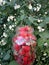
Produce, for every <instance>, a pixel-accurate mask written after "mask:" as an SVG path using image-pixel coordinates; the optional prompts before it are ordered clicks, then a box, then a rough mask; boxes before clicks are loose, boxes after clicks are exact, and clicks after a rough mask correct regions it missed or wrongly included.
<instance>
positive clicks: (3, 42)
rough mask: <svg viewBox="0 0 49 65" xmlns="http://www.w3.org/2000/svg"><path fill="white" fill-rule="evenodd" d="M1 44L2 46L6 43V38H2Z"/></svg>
mask: <svg viewBox="0 0 49 65" xmlns="http://www.w3.org/2000/svg"><path fill="white" fill-rule="evenodd" d="M0 45H1V46H2V45H6V41H5V39H4V38H3V39H1V41H0Z"/></svg>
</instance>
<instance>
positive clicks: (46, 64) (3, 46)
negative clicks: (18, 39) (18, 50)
mask: <svg viewBox="0 0 49 65" xmlns="http://www.w3.org/2000/svg"><path fill="white" fill-rule="evenodd" d="M3 2H4V1H3ZM5 2H6V3H5V4H4V3H2V4H0V65H18V64H17V63H16V62H15V61H14V58H13V53H12V37H13V36H14V35H15V33H16V31H15V30H16V27H17V26H22V25H29V26H32V27H33V28H34V34H35V35H36V37H37V47H36V60H35V62H34V64H33V65H49V0H5ZM15 4H18V5H20V8H18V9H16V10H15V9H14V5H15ZM29 4H31V5H32V8H31V9H29V8H28V6H29ZM38 8H39V10H38ZM9 16H14V18H13V20H10V21H8V20H7V19H8V17H9ZM39 26H40V27H41V28H42V29H44V31H40V29H38V27H39ZM5 33H6V35H7V36H6V35H5ZM45 44H46V45H45Z"/></svg>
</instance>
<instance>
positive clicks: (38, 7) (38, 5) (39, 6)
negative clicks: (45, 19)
mask: <svg viewBox="0 0 49 65" xmlns="http://www.w3.org/2000/svg"><path fill="white" fill-rule="evenodd" d="M40 9H41V4H37V12H38V11H39V10H40Z"/></svg>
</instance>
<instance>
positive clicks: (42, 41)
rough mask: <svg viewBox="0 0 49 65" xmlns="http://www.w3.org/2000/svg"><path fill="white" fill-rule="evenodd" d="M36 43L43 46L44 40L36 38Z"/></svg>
mask: <svg viewBox="0 0 49 65" xmlns="http://www.w3.org/2000/svg"><path fill="white" fill-rule="evenodd" d="M37 43H38V46H43V44H44V40H43V39H42V38H39V39H38V40H37Z"/></svg>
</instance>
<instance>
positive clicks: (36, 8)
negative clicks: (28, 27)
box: [33, 4, 41, 12]
mask: <svg viewBox="0 0 49 65" xmlns="http://www.w3.org/2000/svg"><path fill="white" fill-rule="evenodd" d="M40 9H41V4H37V6H36V7H34V8H33V10H34V11H37V12H38V11H40Z"/></svg>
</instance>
